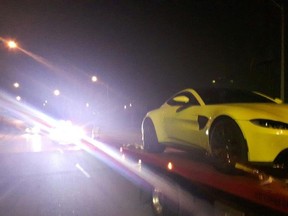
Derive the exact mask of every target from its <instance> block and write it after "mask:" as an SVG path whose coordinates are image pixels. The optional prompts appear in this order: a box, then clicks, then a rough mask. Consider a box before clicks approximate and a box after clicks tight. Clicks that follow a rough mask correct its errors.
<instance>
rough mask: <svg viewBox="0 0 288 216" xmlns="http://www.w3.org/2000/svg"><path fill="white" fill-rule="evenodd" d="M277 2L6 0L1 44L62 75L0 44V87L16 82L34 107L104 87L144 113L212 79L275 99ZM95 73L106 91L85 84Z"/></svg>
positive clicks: (0, 27) (90, 93)
mask: <svg viewBox="0 0 288 216" xmlns="http://www.w3.org/2000/svg"><path fill="white" fill-rule="evenodd" d="M275 2H276V3H281V2H282V1H280V0H279V1H276V0H275V1H271V0H214V1H213V0H187V1H185V0H183V1H177V0H145V1H144V0H142V1H140V0H139V1H138V0H134V1H121V0H114V1H113V0H102V1H92V0H90V1H89V0H41V1H39V0H38V1H33V0H21V1H11V0H8V1H5V0H2V1H1V5H0V37H2V38H5V39H8V38H12V39H15V40H16V41H17V42H18V43H19V44H20V46H21V47H23V48H24V49H25V50H28V51H30V52H32V53H34V54H37V55H38V56H41V57H43V58H44V59H46V60H47V61H49V62H50V63H52V64H53V65H54V66H56V67H57V68H58V70H51V68H47V67H45V66H44V65H42V64H40V63H38V62H36V61H34V60H33V59H31V58H29V57H28V56H27V55H25V54H24V53H21V52H19V51H18V52H17V51H12V50H10V51H9V50H8V49H7V48H6V47H5V46H4V44H0V75H1V87H2V88H3V89H7V88H8V89H9V88H10V87H9V86H10V85H12V84H11V83H13V82H14V80H16V79H17V80H20V81H19V82H21V84H22V83H23V85H24V87H22V88H23V89H24V90H25V89H26V90H25V91H26V94H28V93H27V92H29V94H28V95H29V97H30V98H33V99H32V100H34V101H37V99H39V98H40V97H41V98H42V97H44V95H45V94H47V92H49V91H50V89H53V88H56V87H57V88H63V89H65V91H66V93H67V94H66V95H67V97H69V98H70V99H71V100H76V99H75V97H77V100H78V99H79V100H80V99H83V97H84V96H83V95H85V97H86V96H87V97H88V96H92V97H93V95H97V92H96V91H98V92H101V91H102V92H105V91H103V89H102V90H101V88H103V86H104V85H103V84H105V85H107V86H109V97H110V100H114V99H115V101H117V103H123V104H125V103H129V102H132V103H133V104H136V105H137V106H140V107H144V108H145V109H147V110H148V109H151V108H156V107H158V106H160V105H161V104H162V103H163V102H164V101H165V100H166V99H167V98H168V97H169V96H170V95H172V94H174V93H175V92H177V91H179V90H182V89H183V88H187V87H194V86H206V85H211V81H212V80H213V79H215V80H216V81H217V83H218V81H222V84H223V83H224V84H225V83H227V82H229V83H230V84H229V85H233V87H238V88H248V89H252V90H259V91H262V92H264V93H267V94H270V95H272V96H274V97H276V96H277V97H279V96H280V87H279V86H280V78H279V77H280V24H281V22H280V10H279V8H277V7H276V6H275ZM286 6H287V5H285V7H286ZM286 14H287V13H286ZM287 25H288V24H287ZM286 44H287V43H286ZM286 47H287V46H286ZM286 59H287V58H286ZM91 75H97V76H98V79H99V80H101V82H102V83H103V84H102V87H101V85H100V84H99V86H98V87H91V86H90V84H91V83H89V79H90V77H91ZM230 80H233V84H231V81H230ZM24 90H23V91H24ZM83 100H84V99H83ZM121 106H122V105H121Z"/></svg>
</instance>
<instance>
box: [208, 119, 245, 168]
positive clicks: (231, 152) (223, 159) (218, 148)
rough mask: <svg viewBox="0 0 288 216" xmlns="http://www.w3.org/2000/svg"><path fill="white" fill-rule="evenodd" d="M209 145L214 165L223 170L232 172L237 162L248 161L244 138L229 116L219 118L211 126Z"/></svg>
mask: <svg viewBox="0 0 288 216" xmlns="http://www.w3.org/2000/svg"><path fill="white" fill-rule="evenodd" d="M210 147H211V154H212V157H213V159H214V165H215V167H216V168H218V169H220V170H222V171H224V172H232V171H233V170H234V167H235V164H236V163H237V162H242V163H246V162H247V161H248V156H247V152H248V151H247V144H246V140H245V139H244V136H243V134H242V132H241V129H240V128H239V126H238V125H237V123H236V122H235V121H234V120H233V119H231V118H223V119H220V120H218V121H217V122H215V124H214V125H213V126H212V129H211V133H210Z"/></svg>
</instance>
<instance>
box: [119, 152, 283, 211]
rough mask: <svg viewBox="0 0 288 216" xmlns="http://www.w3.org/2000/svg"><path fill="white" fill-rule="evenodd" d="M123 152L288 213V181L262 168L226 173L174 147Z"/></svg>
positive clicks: (239, 166) (244, 167) (194, 155)
mask: <svg viewBox="0 0 288 216" xmlns="http://www.w3.org/2000/svg"><path fill="white" fill-rule="evenodd" d="M121 152H122V154H123V155H125V156H127V157H129V158H133V159H134V160H135V159H136V160H138V161H139V162H141V164H144V165H145V166H148V167H149V166H151V167H156V168H158V169H160V170H163V171H165V172H169V173H173V174H175V175H178V176H180V177H182V178H184V179H186V180H187V181H189V182H191V183H193V184H199V185H202V186H207V187H209V188H212V189H216V190H219V191H222V192H224V193H226V194H229V195H232V196H235V197H238V198H241V199H244V200H246V201H247V202H250V203H252V204H253V203H254V204H256V205H258V206H262V207H264V208H267V209H271V210H272V211H275V212H277V213H279V214H284V215H285V214H288V188H287V184H286V182H285V180H284V179H278V178H275V177H273V176H271V175H267V174H266V173H264V172H261V171H259V170H258V169H255V168H251V167H247V166H245V165H242V164H236V168H237V169H239V170H241V171H244V172H243V173H242V174H239V175H233V174H225V173H223V172H220V171H218V170H216V169H215V168H214V167H213V165H211V164H210V163H208V162H207V161H206V162H205V161H204V160H205V159H203V158H204V157H202V156H201V155H199V153H195V152H194V153H191V152H187V151H181V150H177V149H173V148H167V149H166V150H165V152H164V153H161V154H155V153H148V152H146V151H144V150H143V149H141V148H135V147H131V146H123V147H122V148H121Z"/></svg>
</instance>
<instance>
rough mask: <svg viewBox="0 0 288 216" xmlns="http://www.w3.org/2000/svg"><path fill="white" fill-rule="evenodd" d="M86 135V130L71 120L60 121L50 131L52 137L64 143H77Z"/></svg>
mask: <svg viewBox="0 0 288 216" xmlns="http://www.w3.org/2000/svg"><path fill="white" fill-rule="evenodd" d="M84 135H85V133H84V130H83V129H82V128H81V127H78V126H76V125H73V124H72V122H71V121H59V122H58V124H57V125H56V126H55V128H54V129H52V130H51V131H50V138H51V139H52V140H55V141H57V142H59V143H62V144H65V143H67V144H72V143H77V142H78V141H80V140H81V138H82V137H83V136H84Z"/></svg>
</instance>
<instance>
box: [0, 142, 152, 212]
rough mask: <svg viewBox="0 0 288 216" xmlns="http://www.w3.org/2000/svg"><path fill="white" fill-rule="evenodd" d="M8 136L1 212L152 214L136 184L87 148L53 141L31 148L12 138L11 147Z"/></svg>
mask: <svg viewBox="0 0 288 216" xmlns="http://www.w3.org/2000/svg"><path fill="white" fill-rule="evenodd" d="M14 139H15V137H14ZM8 141H9V140H8V139H7V138H6V142H3V139H2V142H1V145H2V146H1V147H2V150H3V151H2V152H1V153H0V154H1V156H0V190H1V192H0V196H1V198H0V215H27V216H28V215H29V216H32V215H93V216H95V215H99V216H100V215H101V216H104V215H111V216H113V215H115V216H116V215H117V216H118V215H143V216H144V215H152V210H151V207H150V205H149V204H148V203H145V202H143V201H141V199H140V196H139V194H140V193H139V188H137V186H136V185H135V184H133V183H132V182H130V181H129V179H127V178H125V177H124V176H122V175H121V171H119V172H117V171H115V170H114V169H112V168H111V167H109V166H108V165H106V164H105V163H103V162H101V160H99V159H97V158H95V157H93V156H91V155H89V154H88V153H86V152H84V151H82V150H73V151H71V150H63V151H62V150H59V149H58V150H57V149H56V148H55V146H54V147H53V148H52V147H51V146H50V148H51V149H50V150H49V151H48V150H47V149H48V147H47V146H48V145H47V146H46V151H42V152H40V151H38V152H28V151H27V150H28V145H29V144H28V143H27V142H25V140H22V142H20V141H19V140H18V141H17V142H16V141H15V140H14V141H13V142H12V141H10V151H8V149H9V147H7V145H8V144H9V142H8ZM16 143H18V145H17V146H18V147H17V151H16V150H15V149H16V147H15V146H16ZM31 146H32V145H30V148H31ZM21 147H22V152H21V151H20V149H21ZM42 147H43V146H42Z"/></svg>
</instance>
